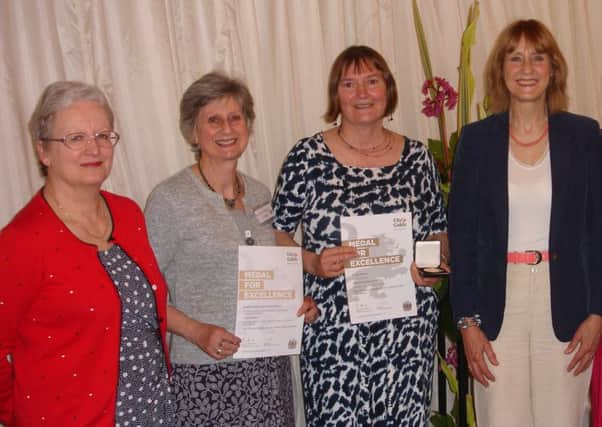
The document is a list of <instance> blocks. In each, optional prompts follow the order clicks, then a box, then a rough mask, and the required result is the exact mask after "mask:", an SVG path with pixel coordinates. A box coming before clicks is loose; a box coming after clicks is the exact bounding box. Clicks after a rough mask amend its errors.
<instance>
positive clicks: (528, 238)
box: [508, 149, 552, 252]
mask: <svg viewBox="0 0 602 427" xmlns="http://www.w3.org/2000/svg"><path fill="white" fill-rule="evenodd" d="M551 207H552V170H551V167H550V150H549V149H547V150H546V152H545V154H544V155H543V157H542V158H541V159H540V160H539V161H538V162H537V163H535V164H534V165H527V164H525V163H522V162H520V161H519V160H517V159H516V158H515V157H514V156H513V155H512V151H511V150H508V252H514V251H520V252H523V251H525V250H531V249H533V250H545V251H547V250H548V242H549V235H550V211H551Z"/></svg>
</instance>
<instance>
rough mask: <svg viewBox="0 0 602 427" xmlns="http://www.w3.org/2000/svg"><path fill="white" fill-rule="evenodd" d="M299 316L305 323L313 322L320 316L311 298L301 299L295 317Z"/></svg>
mask: <svg viewBox="0 0 602 427" xmlns="http://www.w3.org/2000/svg"><path fill="white" fill-rule="evenodd" d="M301 315H303V316H304V321H305V323H312V322H315V321H316V320H317V319H318V316H320V310H319V309H318V306H317V305H316V302H315V301H314V299H313V298H312V297H310V296H306V297H304V298H303V304H301V307H299V310H297V317H299V316H301Z"/></svg>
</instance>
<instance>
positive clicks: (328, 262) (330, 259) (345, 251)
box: [311, 246, 357, 277]
mask: <svg viewBox="0 0 602 427" xmlns="http://www.w3.org/2000/svg"><path fill="white" fill-rule="evenodd" d="M355 257H357V251H356V250H355V248H353V247H351V246H335V247H334V248H327V249H324V250H323V251H322V252H320V255H317V254H315V257H314V259H313V263H312V264H313V271H312V272H311V273H312V274H314V275H315V276H320V277H337V276H340V275H341V274H343V273H344V272H345V261H348V260H350V259H352V258H355Z"/></svg>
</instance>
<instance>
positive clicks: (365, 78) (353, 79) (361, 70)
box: [337, 62, 387, 125]
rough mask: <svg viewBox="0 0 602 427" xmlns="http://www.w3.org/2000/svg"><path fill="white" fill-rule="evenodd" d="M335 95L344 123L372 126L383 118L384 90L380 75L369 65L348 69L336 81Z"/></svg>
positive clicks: (380, 73) (384, 105)
mask: <svg viewBox="0 0 602 427" xmlns="http://www.w3.org/2000/svg"><path fill="white" fill-rule="evenodd" d="M337 95H338V99H339V105H340V108H341V116H342V120H343V122H348V123H350V124H354V125H362V124H364V125H368V124H374V123H376V122H378V121H380V120H382V118H383V117H384V114H385V110H386V107H387V87H386V84H385V80H384V78H383V73H382V72H381V71H379V70H377V69H376V68H374V67H373V66H372V65H371V64H368V63H366V62H361V63H360V64H359V67H356V66H354V65H353V64H352V65H350V66H349V67H347V68H346V69H345V71H344V72H343V75H342V76H341V79H340V81H339V85H338V89H337Z"/></svg>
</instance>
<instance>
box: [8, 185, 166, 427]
mask: <svg viewBox="0 0 602 427" xmlns="http://www.w3.org/2000/svg"><path fill="white" fill-rule="evenodd" d="M102 195H103V196H104V198H105V200H106V201H107V205H108V206H109V209H110V212H111V215H112V218H113V233H112V237H113V241H114V242H115V243H116V244H119V246H121V247H122V248H123V250H124V251H125V252H126V253H127V254H128V255H129V256H130V257H131V258H132V260H133V261H135V262H136V263H137V264H138V266H139V267H140V268H141V269H142V270H143V271H144V273H145V275H146V277H147V279H148V281H149V283H150V284H151V286H152V288H153V289H154V291H155V301H156V306H157V317H158V320H159V325H160V329H161V338H162V340H163V350H164V354H165V355H166V358H167V354H168V351H167V345H166V340H165V334H166V322H165V319H166V313H165V311H166V305H167V302H166V296H167V291H166V286H165V282H164V280H163V277H162V275H161V273H160V271H159V268H158V266H157V262H156V260H155V256H154V254H153V252H152V249H151V247H150V245H149V243H148V239H147V234H146V225H145V222H144V216H143V214H142V212H141V210H140V208H139V207H138V206H137V205H136V203H135V202H133V201H132V200H130V199H127V198H125V197H121V196H117V195H114V194H111V193H107V192H102ZM0 322H1V324H2V327H1V328H0V423H4V425H6V426H7V427H9V426H10V427H13V426H26V427H35V426H61V427H64V426H78V427H80V426H114V425H115V400H116V392H117V384H118V373H119V344H120V331H121V302H120V299H119V294H118V293H117V290H116V289H115V287H114V285H113V282H112V280H111V278H110V277H109V275H108V274H107V272H106V271H105V270H104V268H103V266H102V264H101V263H100V261H99V258H98V254H97V248H96V246H94V245H89V244H87V243H84V242H82V241H80V240H79V239H78V238H76V237H75V235H74V234H72V233H71V232H70V231H69V229H67V228H66V227H65V225H64V224H63V223H62V222H61V221H60V220H59V218H58V217H57V216H56V215H55V214H54V212H53V211H52V210H51V209H50V207H49V206H48V204H47V203H46V201H45V200H44V199H43V197H42V195H41V192H38V194H36V195H35V196H34V197H33V198H32V200H31V201H30V202H29V203H28V204H27V205H26V206H25V207H24V208H23V209H22V210H21V211H20V212H19V213H18V214H17V215H16V216H15V217H14V218H13V220H12V221H11V222H10V223H9V224H8V225H7V226H6V227H5V228H4V229H3V230H2V231H1V232H0ZM167 363H168V366H169V361H168V362H167Z"/></svg>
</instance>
